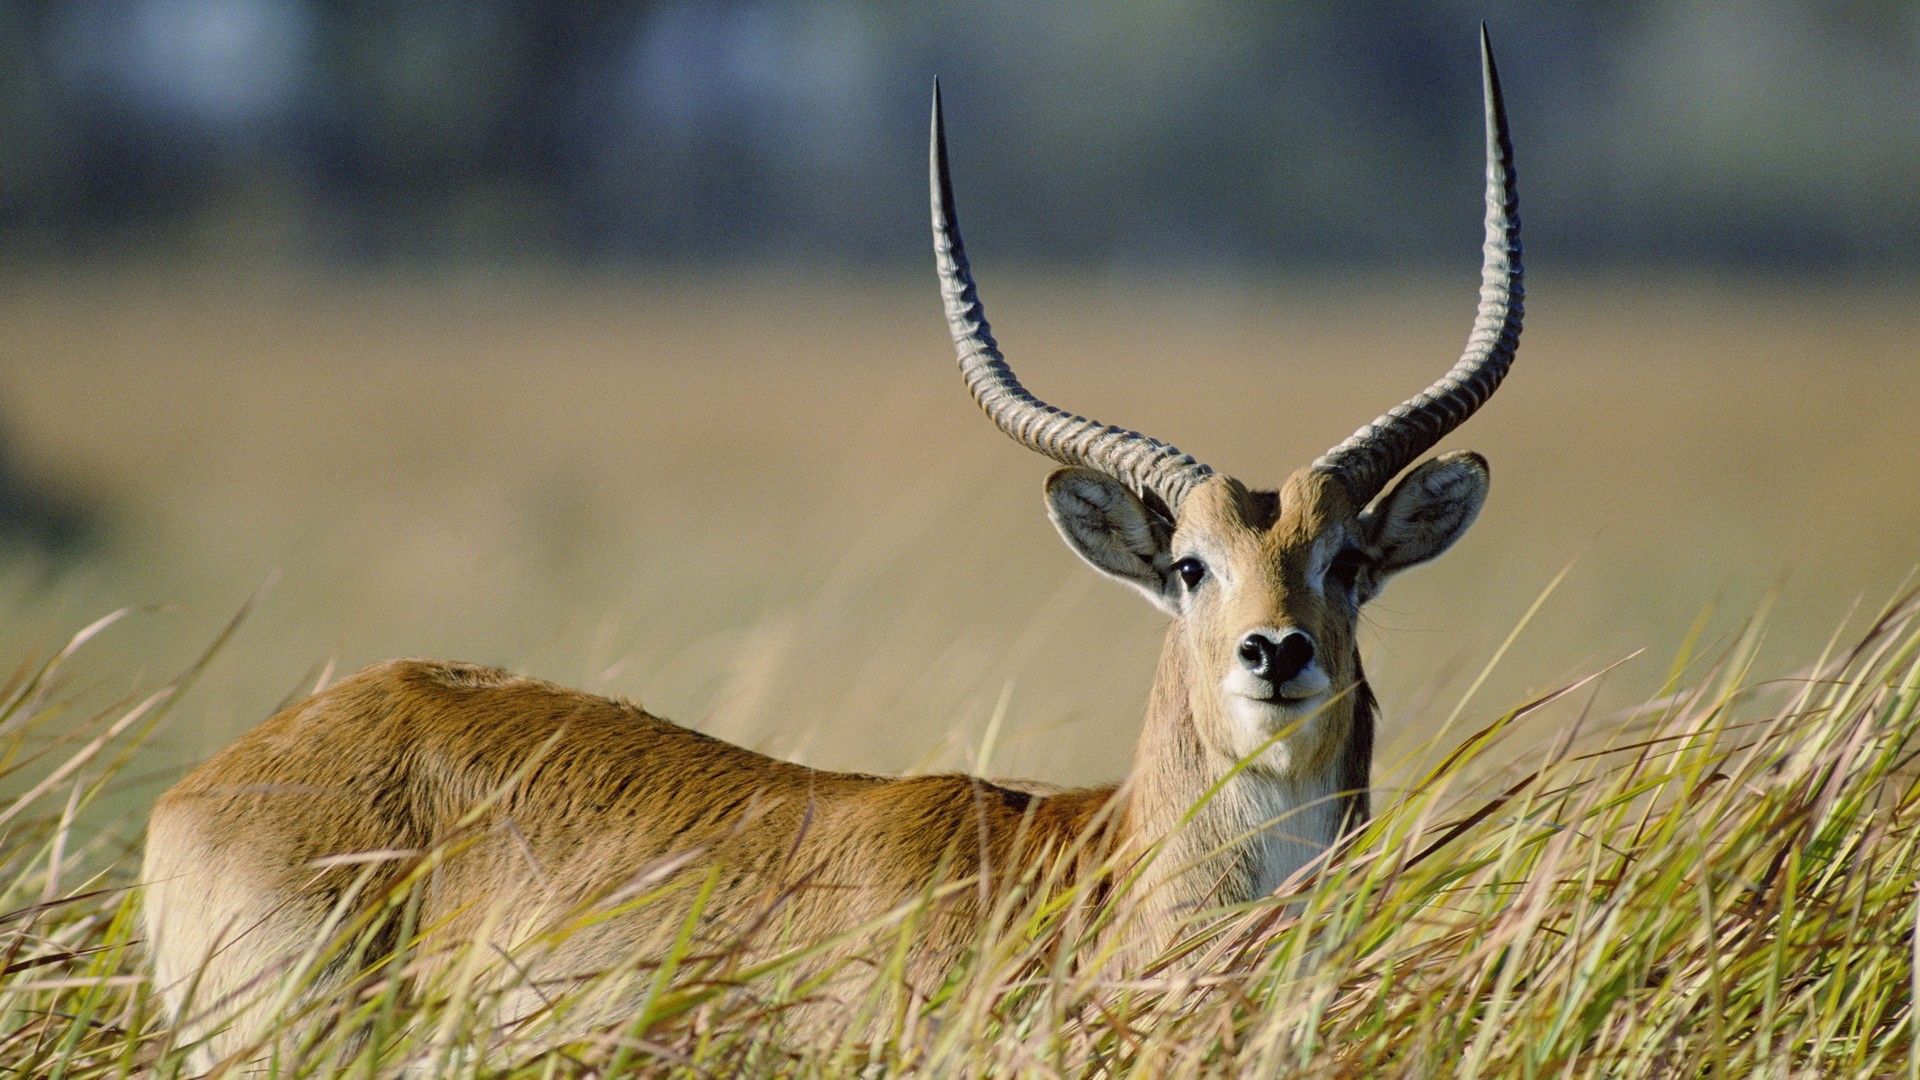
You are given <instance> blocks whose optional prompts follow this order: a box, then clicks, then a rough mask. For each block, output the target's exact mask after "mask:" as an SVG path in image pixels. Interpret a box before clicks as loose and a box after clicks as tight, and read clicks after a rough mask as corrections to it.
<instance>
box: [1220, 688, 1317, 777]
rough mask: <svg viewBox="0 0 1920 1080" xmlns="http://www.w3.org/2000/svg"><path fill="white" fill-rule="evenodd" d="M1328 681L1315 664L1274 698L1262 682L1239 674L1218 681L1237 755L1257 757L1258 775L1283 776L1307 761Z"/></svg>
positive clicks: (1314, 740) (1314, 739) (1271, 689)
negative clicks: (1298, 761)
mask: <svg viewBox="0 0 1920 1080" xmlns="http://www.w3.org/2000/svg"><path fill="white" fill-rule="evenodd" d="M1329 682H1330V680H1329V679H1328V678H1327V677H1326V675H1325V673H1323V672H1321V671H1320V669H1319V667H1318V665H1315V666H1314V667H1312V668H1309V669H1308V670H1307V671H1303V672H1301V673H1300V674H1299V675H1298V676H1295V677H1294V678H1293V679H1292V680H1290V681H1289V682H1287V683H1286V684H1285V685H1284V686H1283V687H1281V688H1280V691H1279V692H1278V693H1276V692H1275V691H1274V689H1273V688H1272V686H1271V684H1270V683H1268V682H1267V681H1266V680H1265V679H1254V678H1252V677H1250V676H1248V675H1246V673H1244V672H1235V673H1234V674H1233V675H1229V676H1228V677H1227V678H1226V679H1224V680H1222V685H1221V687H1220V689H1221V690H1222V694H1221V697H1222V699H1223V703H1224V704H1225V705H1226V711H1227V716H1228V717H1229V719H1230V720H1231V722H1232V726H1233V729H1234V736H1233V737H1234V742H1235V744H1236V746H1237V751H1236V756H1238V757H1242V758H1244V757H1248V756H1250V755H1256V754H1257V755H1258V757H1257V758H1256V759H1255V761H1254V764H1255V765H1256V766H1258V768H1259V770H1260V771H1262V772H1266V773H1271V774H1275V775H1283V776H1284V775H1287V774H1290V773H1291V772H1293V766H1294V762H1295V761H1296V760H1308V759H1312V758H1313V757H1314V756H1315V754H1314V751H1313V749H1312V747H1313V745H1314V743H1315V742H1316V732H1317V730H1318V729H1319V728H1320V726H1321V725H1320V724H1319V722H1318V720H1317V719H1316V715H1317V714H1318V713H1319V711H1320V709H1321V708H1322V707H1323V706H1325V705H1326V703H1327V701H1328V700H1329V698H1330V695H1329V694H1328V692H1327V691H1328V688H1329ZM1248 684H1251V685H1248ZM1249 690H1251V691H1254V692H1252V693H1249V692H1248V691H1249ZM1275 736H1279V737H1278V738H1275Z"/></svg>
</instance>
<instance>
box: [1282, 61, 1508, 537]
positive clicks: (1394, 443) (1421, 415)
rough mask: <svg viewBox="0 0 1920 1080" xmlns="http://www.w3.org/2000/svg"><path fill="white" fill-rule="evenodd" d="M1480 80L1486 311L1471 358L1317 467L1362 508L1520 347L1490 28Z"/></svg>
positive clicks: (1501, 373) (1480, 399) (1475, 398)
mask: <svg viewBox="0 0 1920 1080" xmlns="http://www.w3.org/2000/svg"><path fill="white" fill-rule="evenodd" d="M1480 78H1481V87H1482V92H1483V93H1484V94H1485V97H1486V113H1487V239H1486V244H1485V247H1484V248H1483V249H1482V250H1483V251H1484V252H1485V256H1484V258H1483V261H1482V263H1481V266H1480V310H1479V313H1478V314H1477V315H1476V316H1475V317H1474V320H1473V333H1472V334H1471V335H1469V336H1468V338H1467V348H1466V352H1465V353H1463V354H1462V355H1461V357H1460V362H1459V363H1457V364H1455V365H1453V368H1452V370H1450V371H1448V372H1447V373H1446V374H1445V375H1442V376H1441V377H1440V379H1439V380H1438V381H1437V382H1435V383H1434V384H1433V385H1432V386H1429V387H1427V388H1426V389H1425V390H1423V391H1421V392H1420V393H1419V394H1418V395H1416V396H1414V397H1412V398H1409V399H1407V401H1405V402H1404V403H1402V404H1400V405H1397V406H1395V407H1394V408H1392V409H1390V410H1388V411H1387V412H1385V413H1383V414H1381V415H1380V417H1379V418H1378V419H1376V420H1374V421H1373V422H1372V423H1370V424H1368V425H1367V426H1366V427H1363V428H1361V429H1360V430H1359V431H1356V432H1354V433H1353V434H1352V435H1351V436H1349V437H1348V438H1347V441H1345V442H1343V443H1341V444H1340V445H1338V446H1336V447H1334V448H1333V449H1331V450H1329V451H1327V452H1326V453H1325V454H1322V455H1321V456H1320V458H1319V460H1317V461H1315V462H1314V463H1313V468H1314V469H1315V470H1317V471H1320V472H1326V473H1331V474H1333V475H1335V476H1337V477H1339V478H1340V479H1341V481H1342V482H1343V483H1344V484H1345V486H1346V488H1347V491H1348V492H1349V493H1350V494H1351V495H1352V496H1353V498H1354V501H1355V502H1356V503H1365V502H1367V501H1368V500H1369V499H1372V498H1373V497H1374V496H1375V495H1378V494H1379V493H1380V490H1381V489H1382V488H1384V487H1385V486H1386V484H1387V481H1389V480H1391V479H1393V477H1394V475H1395V474H1397V473H1398V472H1399V471H1400V470H1401V469H1404V468H1406V467H1407V466H1408V465H1410V464H1412V463H1413V460H1414V459H1415V458H1417V457H1419V456H1420V455H1421V454H1424V453H1426V452H1427V451H1428V450H1430V449H1432V448H1433V445H1434V444H1435V443H1437V442H1439V441H1440V440H1441V439H1443V438H1445V437H1446V435H1447V433H1448V432H1450V431H1452V430H1453V429H1454V428H1457V427H1459V426H1460V425H1461V423H1463V422H1464V421H1465V420H1466V419H1467V417H1469V416H1472V415H1473V413H1474V410H1476V409H1478V408H1479V407H1480V406H1481V405H1483V404H1485V403H1486V401H1487V399H1488V398H1490V397H1492V396H1493V392H1494V390H1495V389H1497V388H1498V387H1499V386H1500V380H1501V379H1503V378H1505V377H1506V374H1507V369H1508V368H1509V367H1511V366H1512V365H1513V356H1514V352H1515V351H1516V350H1517V349H1518V348H1519V345H1520V316H1521V298H1522V296H1523V292H1522V289H1521V283H1520V277H1521V270H1520V203H1519V196H1518V194H1517V192H1516V189H1515V186H1514V175H1513V139H1512V137H1511V136H1510V135H1509V134H1508V132H1507V109H1506V105H1505V103H1504V102H1502V101H1501V98H1500V74H1499V72H1498V71H1497V70H1496V69H1495V68H1494V65H1493V42H1492V41H1491V40H1490V39H1489V38H1488V36H1487V26H1486V24H1485V23H1481V24H1480Z"/></svg>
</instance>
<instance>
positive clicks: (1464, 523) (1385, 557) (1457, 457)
mask: <svg viewBox="0 0 1920 1080" xmlns="http://www.w3.org/2000/svg"><path fill="white" fill-rule="evenodd" d="M1489 483H1490V477H1489V475H1488V473H1487V459H1486V458H1483V457H1481V456H1480V455H1479V454H1475V453H1472V452H1471V451H1466V450H1458V451H1455V452H1453V453H1451V454H1442V455H1440V456H1439V457H1437V458H1434V459H1433V460H1432V461H1429V462H1427V463H1426V464H1424V465H1422V466H1420V467H1419V468H1417V469H1415V470H1413V471H1412V472H1410V473H1408V474H1407V476H1406V478H1405V479H1403V480H1401V481H1400V483H1399V484H1397V485H1395V486H1394V489H1393V491H1392V492H1390V493H1388V495H1387V497H1386V498H1384V499H1381V500H1380V501H1379V502H1378V503H1377V504H1375V505H1374V507H1373V508H1372V509H1370V510H1368V511H1367V512H1366V513H1364V514H1361V515H1360V521H1359V523H1358V531H1359V533H1360V535H1361V536H1362V537H1363V538H1364V543H1365V544H1366V546H1367V547H1368V548H1370V549H1371V550H1372V554H1373V572H1374V573H1375V574H1376V575H1377V576H1378V577H1379V578H1385V577H1386V576H1387V575H1389V574H1394V573H1398V572H1399V571H1401V570H1405V569H1406V568H1407V567H1409V566H1415V565H1418V564H1420V563H1423V562H1426V561H1427V560H1428V559H1431V558H1433V557H1434V556H1435V555H1438V554H1440V553H1441V552H1443V551H1445V550H1447V549H1448V548H1450V547H1452V546H1453V542H1454V541H1455V540H1458V539H1460V537H1462V536H1464V535H1465V534H1466V531H1467V528H1468V527H1469V526H1471V525H1472V524H1473V520H1474V519H1475V518H1477V517H1479V516H1480V507H1481V506H1482V505H1483V504H1484V503H1485V502H1486V501H1487V487H1488V485H1489Z"/></svg>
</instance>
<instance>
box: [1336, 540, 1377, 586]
mask: <svg viewBox="0 0 1920 1080" xmlns="http://www.w3.org/2000/svg"><path fill="white" fill-rule="evenodd" d="M1366 565H1367V557H1366V556H1365V555H1362V554H1360V552H1358V551H1356V550H1354V549H1353V548H1347V549H1346V550H1344V551H1342V552H1341V553H1340V554H1338V555H1335V556H1334V557H1333V562H1331V563H1329V564H1328V565H1327V580H1328V581H1331V582H1333V583H1335V584H1337V585H1339V586H1340V587H1341V588H1343V589H1351V588H1353V586H1354V583H1355V582H1357V581H1359V580H1360V571H1361V570H1362V569H1364V568H1365V567H1366Z"/></svg>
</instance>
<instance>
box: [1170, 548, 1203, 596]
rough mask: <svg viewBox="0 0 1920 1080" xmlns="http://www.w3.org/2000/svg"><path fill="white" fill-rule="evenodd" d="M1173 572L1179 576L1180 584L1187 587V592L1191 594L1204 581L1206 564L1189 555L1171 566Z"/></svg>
mask: <svg viewBox="0 0 1920 1080" xmlns="http://www.w3.org/2000/svg"><path fill="white" fill-rule="evenodd" d="M1173 572H1174V573H1176V574H1179V575H1180V583H1181V584H1183V585H1185V586H1186V587H1187V591H1189V592H1191V591H1193V590H1194V589H1197V588H1199V587H1200V583H1201V582H1202V581H1204V580H1206V577H1207V564H1206V563H1203V562H1201V561H1200V560H1199V559H1196V558H1194V557H1193V556H1191V555H1189V556H1187V557H1186V558H1184V559H1181V560H1180V561H1179V562H1177V563H1174V564H1173Z"/></svg>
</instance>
